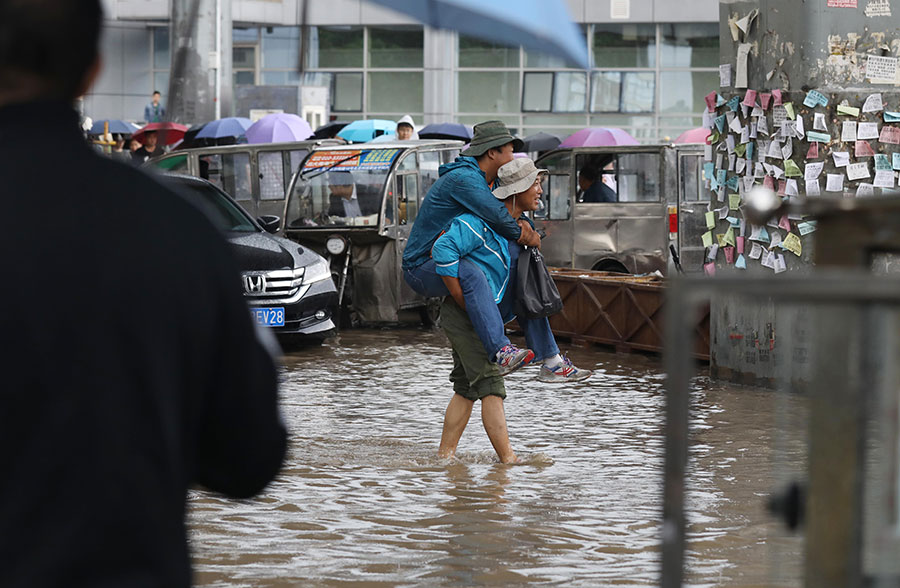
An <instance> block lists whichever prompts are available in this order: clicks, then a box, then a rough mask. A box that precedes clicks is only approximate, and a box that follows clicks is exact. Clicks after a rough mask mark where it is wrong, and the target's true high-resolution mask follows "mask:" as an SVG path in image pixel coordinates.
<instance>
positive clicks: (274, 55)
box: [262, 27, 300, 72]
mask: <svg viewBox="0 0 900 588" xmlns="http://www.w3.org/2000/svg"><path fill="white" fill-rule="evenodd" d="M299 57H300V28H299V27H265V28H263V29H262V68H263V70H268V69H281V70H293V71H295V72H296V71H297V59H298V58H299Z"/></svg>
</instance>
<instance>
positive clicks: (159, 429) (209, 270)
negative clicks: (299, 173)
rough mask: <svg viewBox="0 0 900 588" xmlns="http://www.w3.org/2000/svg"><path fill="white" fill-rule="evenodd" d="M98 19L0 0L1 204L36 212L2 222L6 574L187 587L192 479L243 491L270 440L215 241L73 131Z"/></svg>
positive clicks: (237, 493) (45, 581)
mask: <svg viewBox="0 0 900 588" xmlns="http://www.w3.org/2000/svg"><path fill="white" fill-rule="evenodd" d="M101 22H102V13H101V8H100V0H82V1H80V2H72V1H71V0H0V137H4V138H6V139H7V140H5V141H0V173H2V174H3V178H4V184H3V188H2V189H0V200H2V202H0V206H2V207H3V209H4V213H5V214H7V215H8V218H16V219H37V218H40V219H41V221H40V223H39V227H38V228H37V229H36V228H35V227H34V226H32V223H27V222H16V223H11V224H10V226H8V227H6V230H4V231H3V232H2V234H0V264H2V267H3V271H4V279H5V280H7V282H6V283H7V284H10V285H14V287H7V288H4V289H3V291H2V294H0V347H2V348H3V350H4V351H3V353H2V354H0V372H2V373H3V376H4V382H3V386H2V387H0V443H2V446H3V448H4V450H3V452H2V457H0V470H2V472H3V473H2V476H0V586H3V587H4V588H18V587H28V588H35V587H42V586H188V585H190V582H191V572H190V559H189V554H188V546H187V531H186V525H185V511H186V504H185V501H186V496H187V491H188V488H189V487H190V486H191V485H193V484H199V485H202V486H205V487H207V488H209V489H211V490H214V491H218V492H222V493H224V494H226V495H229V496H234V497H249V496H252V495H254V494H256V493H257V492H259V491H261V490H262V489H263V488H264V487H265V486H266V484H268V483H269V482H270V481H271V480H272V478H273V477H274V476H275V475H276V473H277V472H278V469H279V467H280V465H281V461H282V459H283V456H284V452H285V447H286V431H285V428H284V425H283V424H282V421H281V417H280V414H279V411H278V404H277V379H276V370H275V366H274V363H273V359H272V356H271V354H270V352H269V351H268V350H267V347H266V346H265V345H263V343H262V342H261V341H260V339H259V338H258V337H257V335H256V331H255V327H254V325H253V323H252V322H251V320H250V313H249V312H248V310H247V307H246V305H245V303H244V301H243V299H242V296H241V293H240V291H239V288H238V286H237V285H238V271H237V268H236V265H235V262H234V260H233V259H232V258H231V254H230V251H229V249H228V248H227V245H226V243H225V241H224V240H223V239H222V237H221V236H220V235H219V234H218V233H217V232H216V230H215V229H214V228H213V226H212V225H211V224H210V223H209V222H208V221H207V219H206V218H205V217H204V216H202V213H200V212H199V211H198V210H197V209H195V208H194V207H192V206H191V205H190V204H189V203H187V201H185V200H182V199H181V198H180V197H179V196H178V195H177V194H175V193H173V192H171V191H170V190H169V189H167V188H165V187H164V186H163V185H161V184H159V183H158V182H157V181H155V180H153V179H151V178H150V177H148V176H146V175H144V174H142V173H141V172H139V171H138V170H135V169H134V168H132V167H130V166H128V165H123V164H120V163H118V162H115V161H112V160H111V159H110V158H108V157H103V156H100V155H98V154H96V153H95V152H94V151H93V150H92V149H91V148H90V146H89V145H88V144H87V143H86V142H85V140H84V138H83V137H82V135H81V133H80V132H79V129H78V115H77V114H76V113H75V111H74V110H73V109H72V106H71V105H72V102H73V100H74V99H75V97H76V96H79V95H81V94H83V93H84V92H85V91H86V90H87V88H88V87H89V86H90V83H91V82H92V81H93V80H94V79H95V78H96V76H97V74H98V72H99V70H100V64H99V60H98V54H97V41H98V38H99V35H100V26H101ZM48 149H50V150H51V153H48V151H47V150H48ZM48 155H49V156H50V158H49V160H50V161H53V162H54V167H53V173H52V175H50V176H49V177H48V174H47V167H46V166H47V164H46V162H47V161H48V157H47V156H48ZM123 196H124V197H123Z"/></svg>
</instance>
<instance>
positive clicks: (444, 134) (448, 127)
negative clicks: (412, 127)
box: [419, 123, 472, 142]
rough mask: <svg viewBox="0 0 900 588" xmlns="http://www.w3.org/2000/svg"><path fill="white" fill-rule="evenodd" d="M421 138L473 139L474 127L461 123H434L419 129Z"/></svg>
mask: <svg viewBox="0 0 900 588" xmlns="http://www.w3.org/2000/svg"><path fill="white" fill-rule="evenodd" d="M419 138H420V139H459V140H460V141H466V142H468V141H471V140H472V127H470V126H468V125H463V124H460V123H434V124H430V125H425V126H424V127H422V128H421V129H419Z"/></svg>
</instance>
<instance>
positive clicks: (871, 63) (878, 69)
mask: <svg viewBox="0 0 900 588" xmlns="http://www.w3.org/2000/svg"><path fill="white" fill-rule="evenodd" d="M866 78H868V80H869V81H870V82H872V83H873V84H893V83H894V80H895V79H896V78H897V58H896V57H879V56H877V55H869V56H868V59H867V60H866Z"/></svg>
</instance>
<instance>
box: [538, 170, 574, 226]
mask: <svg viewBox="0 0 900 588" xmlns="http://www.w3.org/2000/svg"><path fill="white" fill-rule="evenodd" d="M545 194H546V197H547V199H548V200H549V206H548V205H547V204H548V203H546V202H545V203H544V209H545V210H548V211H549V213H550V220H566V219H568V218H569V211H570V208H571V205H570V204H569V174H564V175H562V174H550V177H549V178H547V191H546V192H545Z"/></svg>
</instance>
